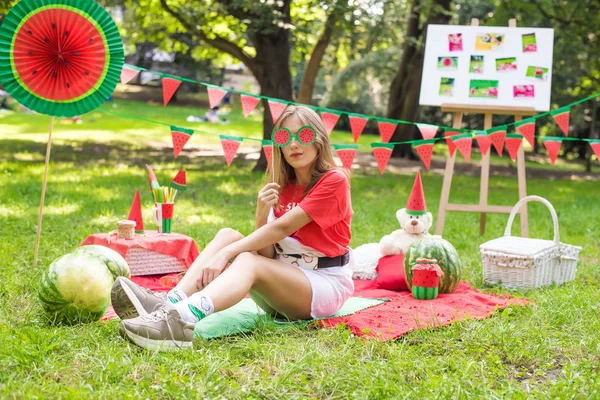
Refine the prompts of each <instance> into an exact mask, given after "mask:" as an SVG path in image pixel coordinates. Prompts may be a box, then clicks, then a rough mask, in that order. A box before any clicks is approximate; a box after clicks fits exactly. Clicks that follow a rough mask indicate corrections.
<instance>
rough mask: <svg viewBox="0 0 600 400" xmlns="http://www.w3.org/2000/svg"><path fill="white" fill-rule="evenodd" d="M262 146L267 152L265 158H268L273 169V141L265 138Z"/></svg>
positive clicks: (270, 167)
mask: <svg viewBox="0 0 600 400" xmlns="http://www.w3.org/2000/svg"><path fill="white" fill-rule="evenodd" d="M262 148H263V151H264V152H265V158H266V159H267V164H269V169H273V165H272V164H271V162H272V161H273V141H272V140H263V141H262Z"/></svg>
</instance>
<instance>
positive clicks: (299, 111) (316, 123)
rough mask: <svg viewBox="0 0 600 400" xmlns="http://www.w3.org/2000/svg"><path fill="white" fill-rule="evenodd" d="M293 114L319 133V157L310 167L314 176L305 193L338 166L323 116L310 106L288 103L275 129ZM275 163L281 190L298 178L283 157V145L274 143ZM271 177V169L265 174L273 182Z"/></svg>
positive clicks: (276, 180) (276, 179)
mask: <svg viewBox="0 0 600 400" xmlns="http://www.w3.org/2000/svg"><path fill="white" fill-rule="evenodd" d="M293 115H295V116H296V117H298V119H300V121H301V122H302V125H309V126H312V127H313V128H314V130H315V132H316V134H317V137H316V140H315V143H314V145H315V147H316V150H317V157H316V158H315V161H314V162H313V163H312V165H311V168H310V172H311V177H312V178H311V181H310V184H309V185H308V187H307V188H306V191H305V193H308V191H309V190H310V189H311V188H312V187H313V186H315V184H316V183H317V182H318V181H319V179H321V177H322V176H323V175H325V174H326V173H327V172H328V171H331V170H332V169H336V168H338V167H337V165H336V164H335V161H334V160H333V154H332V153H331V146H330V144H329V136H328V135H327V132H326V130H325V125H323V121H322V120H321V117H319V115H318V114H317V113H316V112H314V111H313V110H311V109H310V108H309V107H306V106H294V105H292V104H290V105H288V106H287V107H286V109H285V110H284V111H283V113H282V114H281V116H280V117H279V119H278V120H277V122H276V123H275V126H274V127H273V129H274V130H275V129H278V128H280V127H281V126H282V125H283V124H284V123H285V121H286V120H287V119H288V118H290V117H291V116H293ZM273 164H274V167H275V179H274V181H275V183H277V184H278V185H279V186H280V188H281V189H280V190H283V188H284V187H285V186H286V185H287V183H288V182H290V181H292V180H293V179H295V178H296V172H295V171H294V168H293V167H292V166H291V165H290V164H288V162H287V161H286V160H285V158H284V157H283V152H282V150H281V147H278V146H275V145H273ZM271 178H272V175H271V171H269V170H267V173H266V174H265V182H267V183H268V182H271Z"/></svg>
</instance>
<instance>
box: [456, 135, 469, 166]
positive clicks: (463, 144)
mask: <svg viewBox="0 0 600 400" xmlns="http://www.w3.org/2000/svg"><path fill="white" fill-rule="evenodd" d="M452 141H453V142H454V144H455V145H456V148H457V149H458V151H459V152H460V154H461V155H462V156H463V157H464V158H465V160H466V161H467V162H471V147H472V146H473V136H471V134H470V133H465V134H464V135H457V136H453V137H452Z"/></svg>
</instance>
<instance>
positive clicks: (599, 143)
mask: <svg viewBox="0 0 600 400" xmlns="http://www.w3.org/2000/svg"><path fill="white" fill-rule="evenodd" d="M590 147H591V148H592V150H593V151H594V154H595V155H596V160H598V161H600V140H598V139H593V140H590Z"/></svg>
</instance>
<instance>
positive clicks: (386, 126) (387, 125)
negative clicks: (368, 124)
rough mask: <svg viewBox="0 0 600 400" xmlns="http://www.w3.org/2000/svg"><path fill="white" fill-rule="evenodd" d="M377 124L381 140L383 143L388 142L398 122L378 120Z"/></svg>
mask: <svg viewBox="0 0 600 400" xmlns="http://www.w3.org/2000/svg"><path fill="white" fill-rule="evenodd" d="M377 125H378V126H379V135H380V136H381V140H382V141H383V143H388V142H389V141H390V139H391V138H392V136H393V135H394V132H395V131H396V125H397V124H396V123H395V122H387V121H377Z"/></svg>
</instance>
